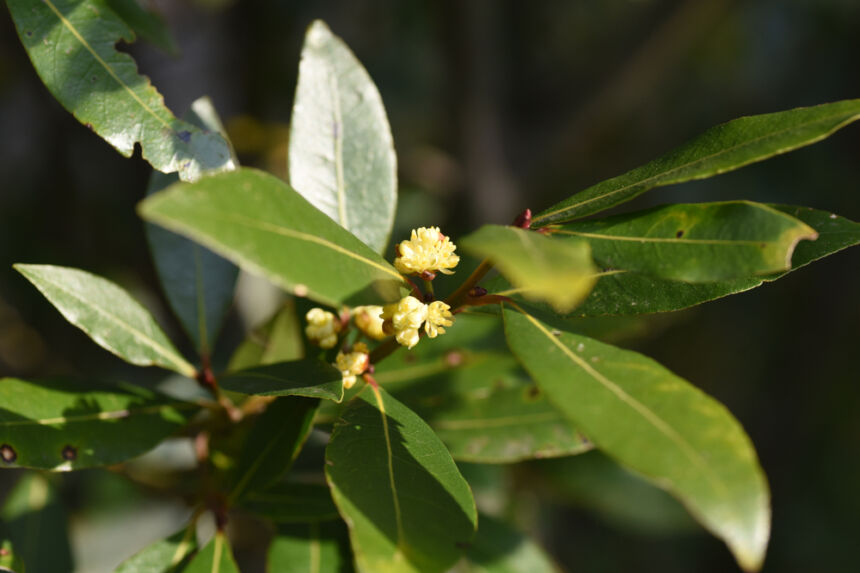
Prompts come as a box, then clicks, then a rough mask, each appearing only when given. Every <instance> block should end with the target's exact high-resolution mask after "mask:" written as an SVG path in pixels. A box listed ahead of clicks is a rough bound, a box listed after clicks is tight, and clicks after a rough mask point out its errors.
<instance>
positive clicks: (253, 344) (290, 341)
mask: <svg viewBox="0 0 860 573" xmlns="http://www.w3.org/2000/svg"><path fill="white" fill-rule="evenodd" d="M303 356H304V342H303V341H302V330H301V323H300V322H299V317H298V315H297V314H296V304H295V299H293V298H289V299H287V301H286V303H285V304H284V306H283V307H282V308H281V309H280V310H279V311H278V312H276V313H275V316H273V317H272V318H271V319H269V321H268V322H266V323H265V324H263V325H261V326H258V327H257V328H255V329H253V330H252V331H251V332H250V334H249V335H248V337H247V338H246V339H245V340H243V341H242V344H240V345H239V348H237V349H236V351H235V352H234V353H233V356H232V357H231V358H230V364H229V366H228V367H227V371H228V372H235V371H237V370H243V369H245V368H250V367H252V366H258V365H261V364H274V363H275V362H290V361H293V360H300V359H301V358H302V357H303Z"/></svg>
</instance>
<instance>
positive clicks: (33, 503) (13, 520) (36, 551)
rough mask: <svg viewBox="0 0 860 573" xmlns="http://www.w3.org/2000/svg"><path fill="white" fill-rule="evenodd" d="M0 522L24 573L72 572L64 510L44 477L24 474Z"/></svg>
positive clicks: (4, 506) (16, 485) (4, 505)
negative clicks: (22, 563)
mask: <svg viewBox="0 0 860 573" xmlns="http://www.w3.org/2000/svg"><path fill="white" fill-rule="evenodd" d="M3 403H5V402H3ZM0 520H2V521H0V524H2V526H3V527H4V529H5V530H6V533H7V535H8V537H9V539H10V540H11V541H12V545H13V547H14V548H15V552H16V554H17V556H18V558H19V559H20V560H21V561H23V562H24V564H25V565H26V567H27V569H26V573H57V572H58V571H73V570H74V569H75V568H74V564H73V562H72V550H71V547H70V546H69V524H68V518H67V516H66V510H65V508H64V507H63V505H62V503H60V500H59V499H58V497H57V492H56V490H55V489H54V487H53V486H52V485H51V483H50V482H49V481H48V480H47V479H46V477H45V476H43V475H41V474H38V473H35V472H32V473H26V474H24V475H23V476H22V477H21V479H20V480H18V483H17V484H15V487H14V488H13V489H12V491H11V492H10V493H9V495H8V497H7V498H6V501H5V503H4V504H3V508H2V510H0ZM47 549H50V550H47ZM16 573H24V571H18V572H16Z"/></svg>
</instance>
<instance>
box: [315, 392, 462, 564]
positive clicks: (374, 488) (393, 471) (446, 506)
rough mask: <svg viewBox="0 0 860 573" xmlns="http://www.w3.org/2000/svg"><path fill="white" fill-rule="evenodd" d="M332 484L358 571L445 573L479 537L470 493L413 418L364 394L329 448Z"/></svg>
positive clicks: (376, 395)
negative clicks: (438, 572) (347, 527)
mask: <svg viewBox="0 0 860 573" xmlns="http://www.w3.org/2000/svg"><path fill="white" fill-rule="evenodd" d="M325 469H326V478H327V480H328V482H329V486H330V487H331V490H332V497H334V501H335V504H337V506H338V509H339V511H340V513H341V515H342V516H343V518H344V519H345V520H346V522H347V525H348V526H349V528H350V540H351V541H352V548H353V552H354V554H355V559H356V562H357V564H358V568H359V569H360V570H362V571H368V572H371V571H372V572H385V571H392V572H394V571H397V572H405V571H421V572H422V573H432V572H434V571H445V570H447V568H448V567H450V566H451V565H453V564H454V562H455V561H456V560H457V559H458V558H459V557H460V553H461V548H463V547H465V546H466V544H468V543H469V542H470V541H471V539H472V537H473V535H474V532H475V527H476V520H477V512H476V510H475V502H474V500H473V499H472V493H471V491H470V490H469V486H468V484H467V483H466V481H465V480H464V479H463V477H462V476H461V475H460V472H459V471H458V470H457V467H456V466H455V465H454V461H453V460H452V459H451V456H450V454H448V452H447V450H446V449H445V446H443V445H442V442H441V441H439V438H437V437H436V435H435V434H434V433H433V430H432V429H430V427H429V426H427V424H425V423H424V421H423V420H421V418H419V417H418V416H417V415H416V414H415V413H413V412H411V411H410V410H409V409H408V408H406V407H405V406H404V405H403V404H401V403H400V402H398V401H397V400H395V399H394V398H392V397H391V396H390V395H389V394H388V393H387V392H385V391H384V390H381V389H376V388H374V387H372V386H366V390H365V391H364V392H362V393H361V394H360V395H359V397H358V398H356V399H354V400H353V401H352V402H351V404H350V406H349V407H348V408H347V409H346V411H344V413H343V417H342V419H341V420H340V421H339V422H338V423H337V424H336V425H335V428H334V433H333V434H332V437H331V441H330V442H329V445H328V447H327V448H326V468H325Z"/></svg>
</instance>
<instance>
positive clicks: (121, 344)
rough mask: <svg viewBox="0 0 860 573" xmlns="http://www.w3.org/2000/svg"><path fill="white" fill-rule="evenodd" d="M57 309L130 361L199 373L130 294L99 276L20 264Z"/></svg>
mask: <svg viewBox="0 0 860 573" xmlns="http://www.w3.org/2000/svg"><path fill="white" fill-rule="evenodd" d="M15 269H16V270H17V271H18V272H20V273H21V274H22V275H24V276H25V277H26V278H27V280H29V281H30V282H31V283H33V284H34V285H35V286H36V288H37V289H39V291H41V293H42V294H43V295H45V298H47V299H48V300H49V301H50V302H51V304H53V305H54V306H55V307H57V310H59V311H60V313H61V314H62V315H63V316H64V317H65V318H66V320H68V321H69V322H71V323H72V324H74V325H75V326H77V327H78V328H80V329H81V330H83V331H84V332H86V333H87V335H88V336H89V337H90V338H92V339H93V341H95V343H96V344H98V345H99V346H101V347H102V348H104V349H105V350H108V351H110V352H112V353H114V354H116V355H117V356H119V357H120V358H122V359H123V360H125V361H126V362H129V363H131V364H136V365H138V366H161V367H162V368H167V369H169V370H173V371H175V372H178V373H180V374H182V375H184V376H188V377H189V378H193V377H194V376H195V374H196V370H195V369H194V367H193V366H192V365H191V364H189V363H188V361H187V360H185V359H184V358H183V357H182V356H181V355H180V354H179V352H177V350H176V348H174V347H173V344H172V343H171V342H170V340H168V338H167V335H165V334H164V332H163V331H162V330H161V328H160V327H159V326H158V324H157V323H156V322H155V319H154V318H152V315H151V314H149V311H147V310H146V309H145V308H143V307H142V306H141V305H140V303H138V302H137V301H136V300H134V299H133V298H132V297H131V296H130V295H129V294H128V293H127V292H126V291H125V290H123V289H122V288H120V287H119V286H117V285H116V284H114V283H112V282H110V281H108V280H105V279H103V278H101V277H98V276H96V275H93V274H90V273H88V272H85V271H81V270H78V269H72V268H68V267H56V266H52V265H20V264H19V265H15Z"/></svg>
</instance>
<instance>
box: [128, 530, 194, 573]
mask: <svg viewBox="0 0 860 573" xmlns="http://www.w3.org/2000/svg"><path fill="white" fill-rule="evenodd" d="M195 533H196V531H195V528H194V527H187V528H185V529H182V530H181V531H177V532H176V533H174V534H173V535H171V536H170V537H168V538H166V539H161V540H159V541H156V542H155V543H153V544H151V545H149V546H147V547H145V548H143V549H141V550H140V551H138V552H137V553H135V554H134V555H132V556H131V557H129V558H128V559H126V560H125V561H123V562H122V564H120V566H119V567H117V569H116V571H114V573H173V572H174V571H177V570H178V571H181V570H182V568H183V566H184V565H185V564H186V563H187V562H188V561H190V558H191V555H192V553H193V552H194V551H196V550H197V536H196V535H195Z"/></svg>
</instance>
